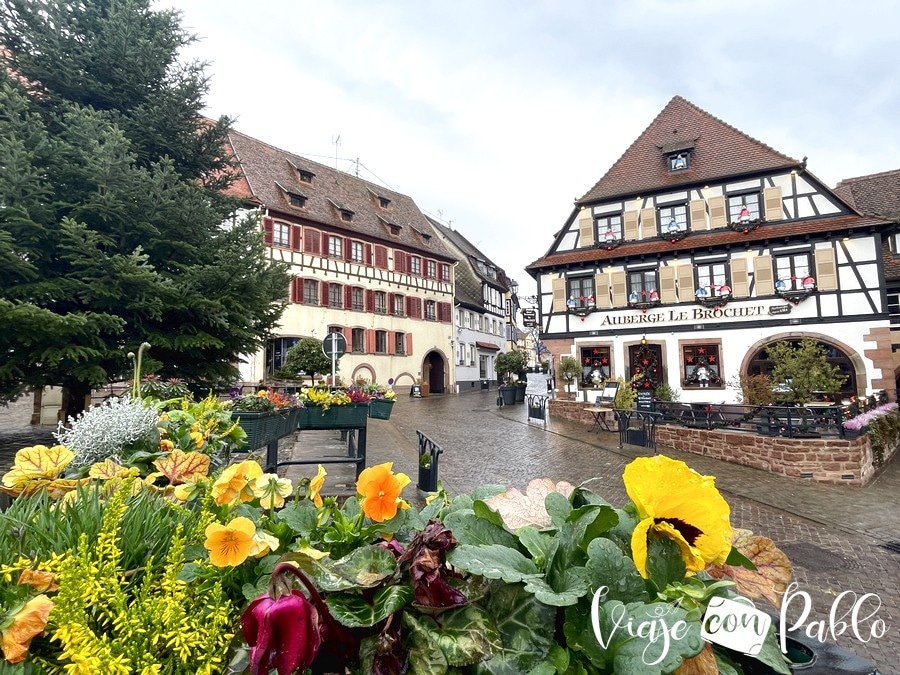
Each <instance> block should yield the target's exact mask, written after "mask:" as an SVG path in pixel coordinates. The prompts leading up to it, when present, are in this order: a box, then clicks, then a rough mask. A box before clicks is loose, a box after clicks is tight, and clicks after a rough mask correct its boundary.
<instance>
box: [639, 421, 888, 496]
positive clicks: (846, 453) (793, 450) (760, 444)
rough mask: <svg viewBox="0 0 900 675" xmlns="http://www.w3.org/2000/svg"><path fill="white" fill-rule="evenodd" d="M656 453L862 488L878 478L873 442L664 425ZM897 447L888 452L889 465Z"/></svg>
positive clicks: (657, 436) (657, 442)
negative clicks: (669, 450)
mask: <svg viewBox="0 0 900 675" xmlns="http://www.w3.org/2000/svg"><path fill="white" fill-rule="evenodd" d="M656 447H657V449H661V448H667V447H670V448H675V449H677V450H682V451H684V452H693V453H695V454H698V455H704V456H706V457H712V458H713V459H721V460H724V461H726V462H734V463H735V464H744V465H745V466H751V467H753V468H755V469H762V470H763V471H770V472H772V473H778V474H781V475H784V476H791V477H794V478H809V479H812V480H814V481H816V482H819V483H831V484H843V485H857V486H862V485H866V484H867V483H869V481H871V480H872V478H874V477H875V473H876V467H875V464H874V458H873V455H872V446H871V444H870V443H869V438H868V436H865V435H863V436H860V437H859V438H857V439H854V440H844V439H841V438H836V437H823V438H784V437H781V436H761V435H759V434H756V433H753V432H749V431H729V430H724V429H714V430H706V429H690V428H687V427H681V426H676V425H672V424H663V425H660V426H659V427H657V430H656ZM896 452H897V446H894V447H892V448H889V449H888V450H887V451H886V452H885V463H886V462H887V461H888V460H889V459H890V457H891V456H892V455H893V454H894V453H896Z"/></svg>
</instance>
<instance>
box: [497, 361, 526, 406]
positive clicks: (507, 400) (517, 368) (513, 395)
mask: <svg viewBox="0 0 900 675" xmlns="http://www.w3.org/2000/svg"><path fill="white" fill-rule="evenodd" d="M524 367H525V354H524V353H522V352H518V351H510V352H504V353H503V354H500V355H499V356H498V357H497V360H496V361H495V362H494V369H495V370H496V371H497V374H498V375H499V376H500V377H501V378H502V380H503V382H504V384H503V385H501V387H500V396H501V398H502V399H503V404H504V405H512V404H514V403H515V402H516V400H517V398H518V396H517V391H518V388H519V387H518V386H517V385H516V384H512V383H511V375H512V373H518V372H521V370H522V369H523V368H524ZM521 400H522V401H524V400H525V390H524V388H523V389H522V399H521Z"/></svg>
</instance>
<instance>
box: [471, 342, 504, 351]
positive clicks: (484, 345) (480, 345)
mask: <svg viewBox="0 0 900 675" xmlns="http://www.w3.org/2000/svg"><path fill="white" fill-rule="evenodd" d="M475 346H476V347H478V348H479V349H493V350H494V351H497V352H499V351H500V345H495V344H494V343H493V342H479V341H477V340H476V341H475Z"/></svg>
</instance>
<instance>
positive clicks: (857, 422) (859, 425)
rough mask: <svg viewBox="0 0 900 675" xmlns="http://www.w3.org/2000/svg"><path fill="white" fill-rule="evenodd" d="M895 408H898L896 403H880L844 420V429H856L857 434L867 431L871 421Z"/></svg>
mask: <svg viewBox="0 0 900 675" xmlns="http://www.w3.org/2000/svg"><path fill="white" fill-rule="evenodd" d="M893 410H897V404H896V403H886V404H884V405H880V406H878V407H877V408H873V409H872V410H869V411H868V412H864V413H862V414H861V415H857V416H856V417H851V418H850V419H849V420H846V421H845V422H844V429H845V430H847V431H855V432H857V435H859V434H862V433H865V432H866V430H867V429H868V426H869V424H870V423H871V422H873V421H875V420H876V419H878V418H879V417H881V416H883V415H887V414H888V413H889V412H891V411H893Z"/></svg>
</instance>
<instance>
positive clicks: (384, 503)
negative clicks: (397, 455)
mask: <svg viewBox="0 0 900 675" xmlns="http://www.w3.org/2000/svg"><path fill="white" fill-rule="evenodd" d="M393 465H394V464H393V462H385V463H384V464H377V465H375V466H370V467H369V468H368V469H365V470H364V471H363V472H362V473H361V474H359V479H358V480H357V481H356V491H357V492H358V493H359V494H360V495H361V496H362V502H361V506H362V510H363V513H365V514H366V515H367V516H368V517H369V518H371V519H372V520H374V521H375V522H376V523H383V522H384V521H385V520H390V519H391V518H393V517H394V516H396V515H397V508H398V507H400V508H402V507H404V506H406V503H405V502H403V500H402V499H400V493H401V492H402V491H403V488H405V487H406V486H407V485H409V482H410V480H409V476H407V475H406V474H405V473H398V474H394V472H393V471H392V470H391V468H392V467H393Z"/></svg>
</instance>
